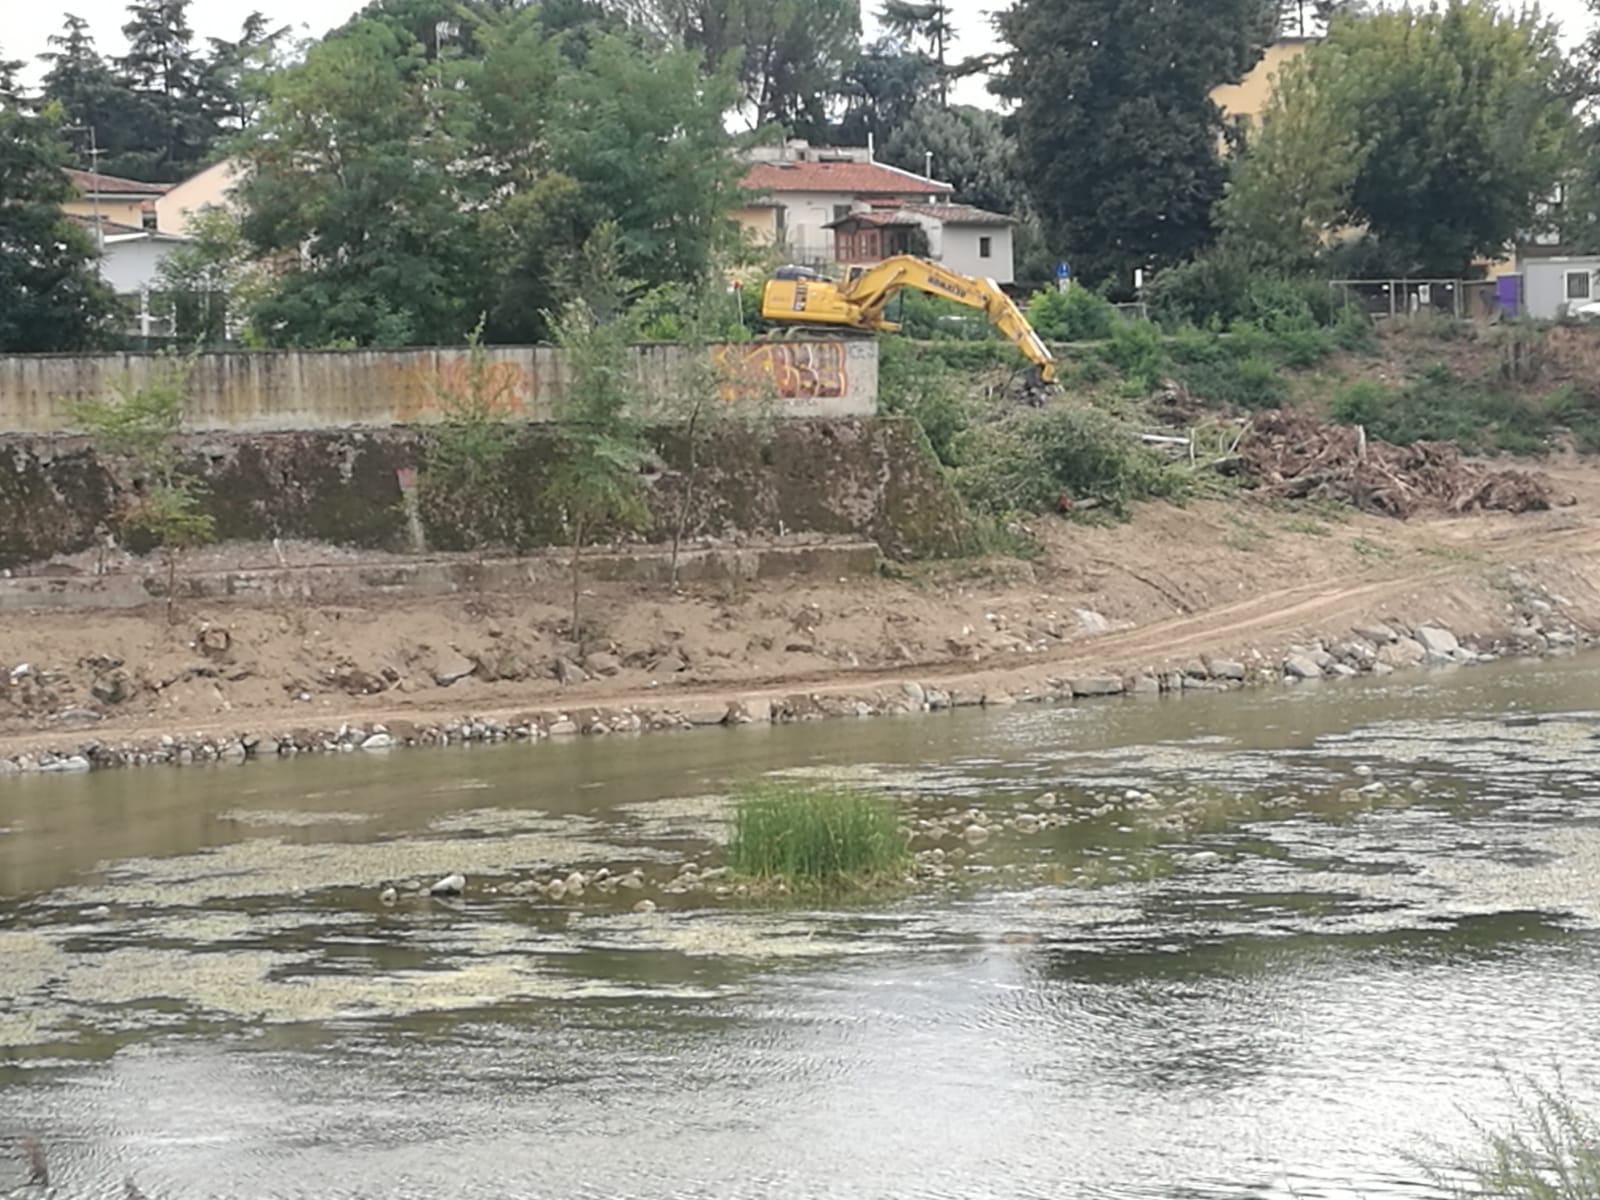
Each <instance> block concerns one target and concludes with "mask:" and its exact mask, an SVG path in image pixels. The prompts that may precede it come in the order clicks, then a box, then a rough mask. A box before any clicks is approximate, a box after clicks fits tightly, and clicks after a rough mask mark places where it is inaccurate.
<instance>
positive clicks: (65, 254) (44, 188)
mask: <svg viewBox="0 0 1600 1200" xmlns="http://www.w3.org/2000/svg"><path fill="white" fill-rule="evenodd" d="M61 123H62V115H61V108H60V106H59V105H56V104H49V105H46V106H45V108H44V111H43V112H42V113H39V114H33V113H30V112H27V111H25V110H24V109H23V107H22V106H21V104H20V103H19V102H18V101H17V100H16V99H15V98H9V99H8V98H6V97H4V96H0V198H3V199H0V352H4V353H9V354H30V353H39V352H42V351H53V350H86V349H91V348H93V347H95V346H97V345H98V344H99V343H100V341H101V339H102V337H103V333H104V329H105V325H106V322H107V320H108V319H109V317H110V315H111V313H112V310H113V308H114V303H115V301H114V298H113V297H112V295H111V292H110V290H109V289H108V288H107V287H106V286H105V284H104V283H102V282H101V280H100V277H99V274H98V272H97V271H96V269H95V248H94V242H93V240H92V239H91V238H90V236H89V234H88V232H87V231H86V230H84V229H82V228H81V227H79V226H77V225H74V224H73V223H72V222H71V221H69V220H68V219H67V218H66V217H64V216H63V215H62V212H61V206H62V204H64V203H65V202H66V201H68V200H70V199H71V198H72V194H73V190H72V184H71V183H70V182H69V181H68V179H67V177H66V175H64V174H63V173H62V168H63V167H64V166H65V165H66V164H67V162H68V157H67V148H66V145H65V144H64V143H63V142H62V140H61V136H60V134H61Z"/></svg>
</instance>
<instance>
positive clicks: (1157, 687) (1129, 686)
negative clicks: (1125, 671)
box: [1123, 675, 1161, 696]
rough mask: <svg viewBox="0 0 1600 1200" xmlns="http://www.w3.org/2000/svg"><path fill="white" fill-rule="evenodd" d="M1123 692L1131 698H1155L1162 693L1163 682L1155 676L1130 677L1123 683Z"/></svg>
mask: <svg viewBox="0 0 1600 1200" xmlns="http://www.w3.org/2000/svg"><path fill="white" fill-rule="evenodd" d="M1123 691H1125V692H1127V693H1128V694H1129V695H1130V696H1154V695H1158V694H1159V693H1160V691H1161V681H1160V680H1159V679H1157V678H1156V677H1155V676H1154V675H1130V676H1128V678H1127V679H1126V680H1124V681H1123Z"/></svg>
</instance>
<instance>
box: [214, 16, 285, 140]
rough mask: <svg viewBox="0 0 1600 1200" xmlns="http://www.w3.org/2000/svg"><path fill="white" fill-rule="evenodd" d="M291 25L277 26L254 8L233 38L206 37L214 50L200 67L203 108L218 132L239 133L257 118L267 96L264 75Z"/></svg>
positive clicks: (272, 63) (273, 62)
mask: <svg viewBox="0 0 1600 1200" xmlns="http://www.w3.org/2000/svg"><path fill="white" fill-rule="evenodd" d="M288 36H289V26H287V25H280V26H278V27H277V28H276V29H273V28H271V27H270V26H269V24H268V22H267V18H266V17H265V16H264V15H262V14H261V13H259V12H253V13H251V14H250V15H249V16H248V17H246V18H245V19H244V24H243V25H242V26H240V29H239V36H238V37H237V38H234V39H231V40H230V39H228V38H207V39H206V40H207V42H209V43H210V46H211V50H210V53H209V54H208V55H207V56H206V58H205V62H204V64H203V65H202V67H201V71H200V111H201V115H202V116H203V117H204V119H205V122H206V124H207V125H208V126H209V127H210V128H211V129H213V130H215V131H217V133H218V134H219V135H221V134H229V133H237V132H238V131H240V130H242V129H244V128H245V127H246V126H248V125H249V124H250V123H251V121H252V120H253V119H254V117H255V115H256V113H257V111H258V110H259V109H260V107H261V103H262V101H263V100H264V99H265V96H266V88H265V82H264V80H263V79H262V78H261V75H262V74H263V73H264V72H265V71H267V70H268V69H270V68H272V67H273V66H275V65H282V64H279V63H277V62H276V60H277V57H278V53H279V47H280V46H281V45H282V43H283V41H284V39H285V38H287V37H288Z"/></svg>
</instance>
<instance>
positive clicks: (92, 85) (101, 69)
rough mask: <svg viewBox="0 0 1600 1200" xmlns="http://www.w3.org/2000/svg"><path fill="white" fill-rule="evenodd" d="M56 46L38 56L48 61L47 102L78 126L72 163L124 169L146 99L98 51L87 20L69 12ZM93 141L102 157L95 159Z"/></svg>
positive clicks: (144, 117)
mask: <svg viewBox="0 0 1600 1200" xmlns="http://www.w3.org/2000/svg"><path fill="white" fill-rule="evenodd" d="M49 44H50V46H51V47H52V48H51V49H50V50H48V51H46V52H45V53H44V54H41V55H40V56H39V59H40V61H41V62H45V63H48V64H49V70H48V71H46V73H45V76H44V84H43V99H44V101H45V102H46V103H55V104H57V105H59V106H60V108H61V112H62V116H63V118H64V121H63V123H64V124H65V125H67V126H71V127H74V132H75V133H76V134H77V135H78V136H76V137H75V138H74V142H73V144H74V146H76V147H77V148H78V150H77V153H76V154H75V155H74V160H73V161H74V162H75V163H76V164H77V165H78V166H80V167H82V168H84V169H86V170H98V169H100V168H101V167H102V166H103V167H105V168H106V169H107V170H108V171H117V172H121V171H126V170H127V169H128V165H129V160H128V158H127V157H125V156H128V155H131V154H134V153H137V152H138V150H139V146H140V138H141V136H142V135H141V130H142V129H143V128H144V127H145V126H146V125H147V124H148V121H147V113H146V110H145V106H144V103H143V101H141V100H140V99H139V97H137V96H135V95H134V94H133V93H132V92H131V91H129V90H128V88H127V87H125V86H124V85H123V84H122V82H121V81H120V80H119V79H118V78H117V76H116V73H115V72H113V71H112V69H111V68H110V67H109V66H108V65H107V64H106V61H105V60H104V59H103V58H101V57H100V54H99V51H97V50H96V49H95V45H94V37H93V36H92V35H91V34H90V32H89V25H88V22H86V21H84V20H83V19H82V18H81V17H77V16H74V15H72V14H71V13H68V14H67V16H66V22H65V24H64V25H63V26H62V29H61V32H60V33H57V34H53V35H52V36H51V37H50V38H49ZM90 130H93V131H94V132H93V138H92V145H93V147H94V148H95V149H96V150H98V151H99V153H100V161H99V162H93V161H91V155H90V154H89V149H90V147H91V138H90V136H89V131H90Z"/></svg>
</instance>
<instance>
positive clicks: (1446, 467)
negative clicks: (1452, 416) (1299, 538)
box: [1239, 412, 1553, 517]
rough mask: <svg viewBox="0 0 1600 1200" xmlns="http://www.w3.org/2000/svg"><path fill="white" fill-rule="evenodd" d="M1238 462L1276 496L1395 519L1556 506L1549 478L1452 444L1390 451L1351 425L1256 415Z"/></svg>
mask: <svg viewBox="0 0 1600 1200" xmlns="http://www.w3.org/2000/svg"><path fill="white" fill-rule="evenodd" d="M1239 462H1240V465H1241V466H1242V468H1243V470H1244V471H1245V472H1246V473H1248V474H1249V475H1251V476H1253V477H1254V478H1255V479H1257V480H1258V481H1259V482H1260V484H1261V486H1262V487H1263V488H1264V489H1265V490H1266V491H1267V492H1268V493H1269V494H1270V495H1273V496H1280V497H1284V498H1286V499H1294V500H1301V499H1306V500H1331V501H1335V502H1337V503H1341V504H1352V505H1355V506H1356V507H1357V508H1361V509H1364V510H1366V511H1367V512H1375V513H1382V514H1384V515H1387V516H1391V517H1409V516H1411V515H1412V514H1413V513H1416V512H1420V511H1423V510H1434V511H1441V512H1454V513H1463V512H1474V511H1481V510H1490V509H1492V510H1498V511H1502V512H1514V513H1517V512H1533V511H1538V510H1543V509H1547V508H1549V507H1550V505H1551V503H1552V501H1553V497H1552V491H1551V486H1550V481H1549V480H1548V479H1547V478H1546V477H1545V476H1543V475H1539V474H1537V473H1535V472H1531V471H1515V470H1502V471H1495V470H1490V469H1488V468H1486V467H1478V466H1474V465H1472V464H1469V463H1464V462H1462V461H1461V452H1460V451H1459V450H1458V449H1457V448H1456V446H1455V444H1454V443H1453V442H1416V443H1414V444H1412V445H1410V446H1391V445H1389V443H1387V442H1380V441H1376V440H1373V439H1369V438H1367V437H1366V436H1365V435H1364V434H1363V432H1362V431H1361V430H1359V429H1356V428H1353V427H1351V426H1348V425H1322V424H1319V423H1318V422H1316V421H1315V420H1313V419H1311V418H1310V417H1307V416H1304V415H1301V414H1296V413H1288V412H1269V413H1265V414H1263V415H1261V416H1259V417H1257V418H1256V420H1255V423H1254V424H1253V425H1252V427H1251V429H1250V432H1249V433H1248V434H1247V435H1246V436H1245V439H1244V441H1243V442H1242V443H1241V444H1240V446H1239Z"/></svg>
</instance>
